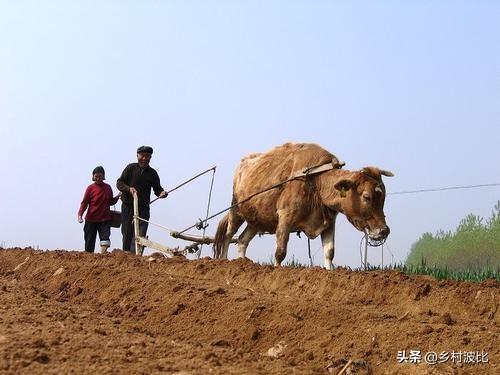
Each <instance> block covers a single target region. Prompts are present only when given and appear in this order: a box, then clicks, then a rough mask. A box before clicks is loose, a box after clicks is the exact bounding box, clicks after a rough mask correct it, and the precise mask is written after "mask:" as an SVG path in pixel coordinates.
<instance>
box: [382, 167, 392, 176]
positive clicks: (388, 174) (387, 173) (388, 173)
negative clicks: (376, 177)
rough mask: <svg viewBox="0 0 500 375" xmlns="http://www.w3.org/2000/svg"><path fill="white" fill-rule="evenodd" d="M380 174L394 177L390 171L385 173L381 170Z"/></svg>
mask: <svg viewBox="0 0 500 375" xmlns="http://www.w3.org/2000/svg"><path fill="white" fill-rule="evenodd" d="M380 174H381V175H383V176H387V177H394V173H392V172H389V171H385V170H383V169H381V170H380Z"/></svg>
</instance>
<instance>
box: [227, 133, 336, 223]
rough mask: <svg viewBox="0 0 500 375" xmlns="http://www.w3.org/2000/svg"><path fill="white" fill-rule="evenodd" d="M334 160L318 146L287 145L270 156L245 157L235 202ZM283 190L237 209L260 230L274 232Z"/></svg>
mask: <svg viewBox="0 0 500 375" xmlns="http://www.w3.org/2000/svg"><path fill="white" fill-rule="evenodd" d="M333 158H335V156H334V155H333V154H331V153H330V152H328V151H326V150H325V149H323V148H322V147H320V146H319V145H317V144H311V143H297V144H294V143H286V144H284V145H281V146H278V147H275V148H273V149H271V150H270V151H268V152H265V153H260V154H251V155H248V156H246V157H244V158H243V159H242V160H241V162H240V165H239V166H238V168H237V170H236V173H235V177H234V183H233V193H234V199H235V200H236V201H238V202H241V201H242V200H244V199H245V198H247V197H249V196H251V195H252V194H255V193H257V192H260V191H262V190H264V189H267V188H269V187H271V186H273V185H275V184H278V183H281V182H283V181H286V180H287V179H289V178H290V177H291V176H292V175H294V174H295V173H297V172H299V171H302V170H304V169H305V168H308V167H312V166H316V165H320V164H325V163H328V162H330V161H331V160H332V159H333ZM284 193H286V186H285V187H284V188H283V189H272V190H270V191H269V192H266V193H262V194H259V195H257V196H256V197H254V198H252V199H251V200H249V201H248V202H246V203H244V204H242V205H240V206H239V207H238V212H239V214H240V216H241V217H242V218H244V219H245V220H246V221H248V222H249V223H250V224H253V225H254V226H256V227H258V228H259V230H265V231H270V232H273V231H274V228H275V225H276V223H277V213H276V202H277V201H278V199H279V198H280V195H281V194H284Z"/></svg>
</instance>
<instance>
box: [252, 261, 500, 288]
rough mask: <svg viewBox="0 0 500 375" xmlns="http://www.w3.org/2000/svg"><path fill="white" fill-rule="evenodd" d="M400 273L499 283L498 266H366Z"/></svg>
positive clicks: (287, 264) (296, 265)
mask: <svg viewBox="0 0 500 375" xmlns="http://www.w3.org/2000/svg"><path fill="white" fill-rule="evenodd" d="M259 264H262V265H273V264H274V258H272V257H270V258H269V260H268V261H267V262H260V263H259ZM283 266H284V267H292V268H299V267H303V268H307V267H309V264H302V263H300V262H299V261H298V260H297V259H295V258H294V257H293V256H292V259H290V260H289V261H287V260H285V261H284V262H283ZM347 269H350V270H353V271H364V269H363V268H361V267H360V268H354V269H352V268H350V267H347ZM392 270H395V271H400V272H403V273H405V274H408V275H429V276H432V277H434V278H436V279H438V280H457V281H473V282H480V281H484V280H489V279H495V280H497V281H500V265H499V266H497V267H496V268H493V267H485V268H483V269H466V270H463V271H456V270H451V269H449V268H448V267H446V266H445V267H439V266H435V265H434V266H429V265H427V264H426V262H425V260H424V259H422V261H421V262H420V264H417V265H413V264H410V265H406V264H401V263H400V264H392V265H389V266H385V267H384V268H382V267H380V266H373V265H368V267H367V271H368V272H374V271H375V272H377V271H378V272H382V271H392Z"/></svg>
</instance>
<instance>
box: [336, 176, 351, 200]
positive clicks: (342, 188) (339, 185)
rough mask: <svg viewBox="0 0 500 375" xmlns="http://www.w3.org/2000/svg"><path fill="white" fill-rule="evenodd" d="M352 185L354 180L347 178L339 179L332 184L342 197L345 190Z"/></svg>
mask: <svg viewBox="0 0 500 375" xmlns="http://www.w3.org/2000/svg"><path fill="white" fill-rule="evenodd" d="M353 186H354V182H353V181H352V180H347V179H343V180H340V181H339V182H337V183H336V184H335V185H334V187H335V189H337V190H338V191H340V196H341V197H342V198H344V197H345V193H346V191H347V190H349V189H351V188H352V187H353Z"/></svg>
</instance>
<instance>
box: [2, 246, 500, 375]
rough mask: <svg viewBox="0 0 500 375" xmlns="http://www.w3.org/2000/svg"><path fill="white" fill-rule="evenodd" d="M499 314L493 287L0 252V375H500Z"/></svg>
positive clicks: (245, 265) (390, 276) (157, 259)
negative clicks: (470, 357) (469, 357)
mask: <svg viewBox="0 0 500 375" xmlns="http://www.w3.org/2000/svg"><path fill="white" fill-rule="evenodd" d="M499 302H500V295H499V283H498V282H497V281H494V280H489V281H485V282H482V283H468V282H455V281H437V280H435V279H433V278H430V277H425V276H407V275H404V274H402V273H399V272H396V271H387V272H359V271H356V272H355V271H351V270H346V269H336V270H335V271H326V270H322V269H319V268H287V267H284V268H274V267H272V266H262V265H258V264H254V263H252V262H251V261H250V260H242V259H240V260H232V261H221V260H217V261H216V260H212V259H209V258H205V259H200V260H195V261H188V260H186V259H184V258H182V257H174V258H170V259H166V258H164V257H162V256H158V255H157V256H155V255H153V256H151V257H136V256H133V255H129V254H126V253H123V252H122V251H120V250H115V251H113V252H112V253H110V254H106V255H100V254H86V253H82V252H69V251H35V250H32V249H7V250H4V249H2V250H0V373H6V374H7V373H8V374H11V373H12V374H13V373H16V374H17V373H26V374H41V373H43V374H70V373H71V374H81V373H94V374H108V373H109V374H111V373H115V374H156V373H158V374H159V373H166V374H207V373H213V374H284V373H287V374H288V373H290V374H329V373H333V374H338V373H343V374H354V373H356V374H368V373H373V374H500V363H499V359H500V349H499V348H500V345H499V344H500V330H499V316H500V312H499V311H498V310H499ZM402 350H406V354H407V355H408V353H409V351H410V350H417V351H420V353H421V354H422V357H423V356H424V355H425V354H426V353H429V352H436V353H438V354H439V353H443V352H446V353H449V354H450V358H448V360H445V359H446V356H445V354H443V357H442V358H441V359H442V363H440V364H434V365H431V364H427V363H426V362H425V361H424V358H422V360H421V361H420V363H418V362H419V361H418V358H417V359H416V360H415V361H416V362H417V363H409V362H402V363H399V361H398V351H402ZM452 352H456V353H458V352H463V353H472V352H474V353H475V352H479V353H481V354H482V357H481V359H480V361H481V362H482V363H465V362H470V361H466V360H465V359H464V358H462V357H461V356H457V354H455V360H452V358H451V354H452ZM457 358H462V359H461V363H458V362H459V361H458V360H457ZM486 360H487V361H488V362H487V363H486ZM478 361H479V360H477V359H476V360H474V361H473V362H478ZM346 365H347V366H346Z"/></svg>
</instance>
